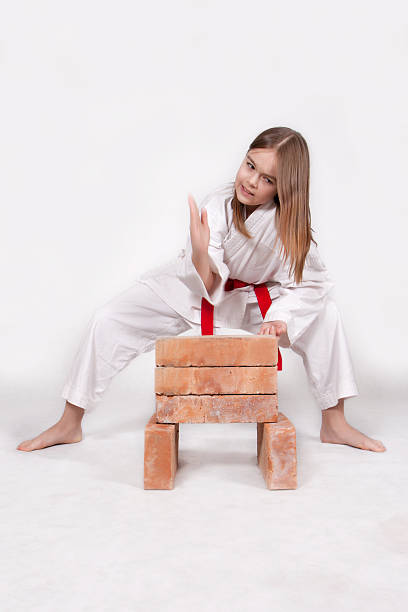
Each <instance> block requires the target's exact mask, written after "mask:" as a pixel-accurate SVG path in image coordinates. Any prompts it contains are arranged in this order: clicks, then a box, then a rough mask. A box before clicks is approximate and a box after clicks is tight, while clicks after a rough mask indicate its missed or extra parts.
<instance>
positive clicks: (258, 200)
mask: <svg viewBox="0 0 408 612" xmlns="http://www.w3.org/2000/svg"><path fill="white" fill-rule="evenodd" d="M276 171H277V160H276V152H275V150H274V149H251V150H250V151H248V153H247V154H246V156H245V157H244V159H243V161H242V164H241V166H240V168H239V170H238V172H237V176H236V177H235V191H236V193H237V197H238V200H239V202H241V204H246V205H247V206H259V205H261V204H266V203H272V201H273V198H274V196H275V195H276V193H277V191H278V190H277V183H276ZM248 192H249V193H248Z"/></svg>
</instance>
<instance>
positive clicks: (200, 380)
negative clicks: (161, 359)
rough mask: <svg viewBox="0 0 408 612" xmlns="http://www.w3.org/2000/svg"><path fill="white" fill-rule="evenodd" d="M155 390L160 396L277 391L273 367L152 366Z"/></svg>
mask: <svg viewBox="0 0 408 612" xmlns="http://www.w3.org/2000/svg"><path fill="white" fill-rule="evenodd" d="M155 391H156V393H159V394H164V395H189V394H194V395H210V394H220V395H221V394H222V395H223V394H226V393H235V394H241V393H245V394H251V395H252V394H258V393H260V394H266V393H276V392H277V367H276V366H273V367H265V366H260V367H258V366H254V367H247V366H243V367H221V366H219V367H185V368H183V367H172V366H166V367H156V368H155Z"/></svg>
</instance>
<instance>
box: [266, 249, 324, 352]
mask: <svg viewBox="0 0 408 612" xmlns="http://www.w3.org/2000/svg"><path fill="white" fill-rule="evenodd" d="M288 267H289V264H288V262H287V263H286V264H283V263H282V266H281V269H280V271H279V273H278V274H277V275H276V276H275V277H274V280H277V281H279V283H280V287H279V293H280V295H279V297H277V298H275V299H274V300H273V301H272V304H271V306H270V307H269V309H268V311H267V312H266V314H265V318H264V323H268V322H272V321H281V322H282V321H283V322H284V323H286V327H287V335H288V337H289V340H290V342H291V343H293V342H294V341H295V340H296V339H297V338H298V337H299V336H300V335H301V334H303V333H304V331H306V329H307V328H308V327H309V325H310V324H311V323H312V322H313V321H314V319H315V318H316V316H317V315H318V314H319V312H320V310H321V309H322V308H323V307H324V305H325V302H326V298H327V297H328V296H329V294H330V293H331V291H332V289H333V288H334V283H333V281H332V279H331V277H330V275H329V273H328V271H327V268H326V266H325V264H324V263H323V261H322V259H321V257H320V254H319V252H318V250H317V247H316V245H315V244H314V243H311V246H310V250H309V253H308V254H307V256H306V261H305V267H304V270H303V280H302V282H301V283H299V284H296V283H295V281H294V278H293V276H292V277H289V275H288Z"/></svg>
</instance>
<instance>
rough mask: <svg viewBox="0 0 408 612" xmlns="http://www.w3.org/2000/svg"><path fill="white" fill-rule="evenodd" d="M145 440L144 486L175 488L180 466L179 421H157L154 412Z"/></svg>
mask: <svg viewBox="0 0 408 612" xmlns="http://www.w3.org/2000/svg"><path fill="white" fill-rule="evenodd" d="M144 442H145V443H144V488H145V489H173V488H174V479H175V477H176V471H177V466H178V445H179V425H178V423H176V424H162V423H157V422H156V413H154V414H153V415H152V417H151V419H150V420H149V422H148V423H147V425H146V428H145V439H144Z"/></svg>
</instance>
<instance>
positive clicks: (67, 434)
mask: <svg viewBox="0 0 408 612" xmlns="http://www.w3.org/2000/svg"><path fill="white" fill-rule="evenodd" d="M81 440H82V428H81V425H80V424H77V425H74V426H69V427H67V425H65V424H64V423H61V422H60V421H58V423H56V424H55V425H53V426H52V427H50V428H49V429H46V430H45V431H43V432H42V433H40V434H39V435H38V436H37V437H35V438H33V439H32V440H25V441H24V442H21V444H19V445H18V446H17V450H22V451H33V450H39V449H41V448H46V447H47V446H54V445H55V444H72V443H74V442H80V441H81Z"/></svg>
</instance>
